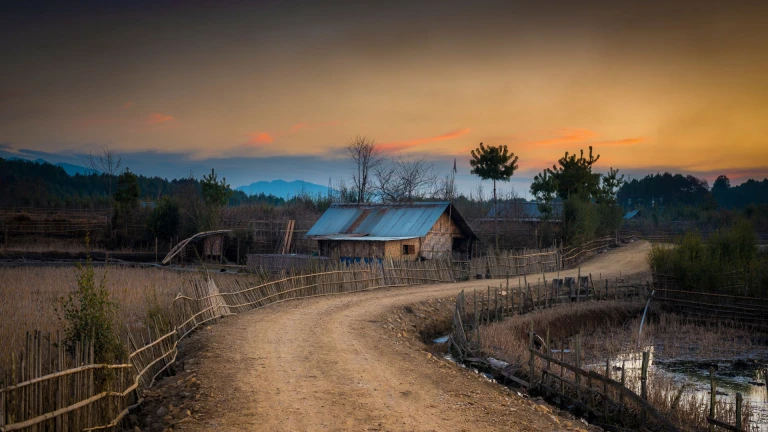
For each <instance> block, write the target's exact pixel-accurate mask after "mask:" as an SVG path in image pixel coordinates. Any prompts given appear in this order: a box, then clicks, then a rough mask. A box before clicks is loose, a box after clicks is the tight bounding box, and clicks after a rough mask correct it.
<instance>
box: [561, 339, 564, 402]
mask: <svg viewBox="0 0 768 432" xmlns="http://www.w3.org/2000/svg"><path fill="white" fill-rule="evenodd" d="M563 363H565V340H562V341H561V342H560V377H564V376H565V375H564V373H565V369H563ZM560 394H565V381H564V380H562V379H561V380H560Z"/></svg>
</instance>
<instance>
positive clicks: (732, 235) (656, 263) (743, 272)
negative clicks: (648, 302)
mask: <svg viewBox="0 0 768 432" xmlns="http://www.w3.org/2000/svg"><path fill="white" fill-rule="evenodd" d="M648 258H649V261H650V264H651V268H652V269H653V270H654V271H655V272H657V273H660V274H663V275H669V276H673V277H674V278H675V279H676V280H677V283H678V284H679V286H680V288H681V289H683V290H688V291H704V292H719V293H723V294H731V295H748V296H759V297H768V256H765V254H759V253H758V248H757V241H756V238H755V233H754V230H753V228H752V226H751V224H750V223H749V222H747V221H743V220H742V221H737V222H736V223H735V224H734V225H733V226H731V227H729V228H724V229H720V230H718V231H716V232H715V233H713V234H712V235H711V236H710V237H709V238H708V239H707V240H706V241H704V239H702V237H701V234H699V233H698V232H688V233H686V234H685V235H684V236H683V237H682V238H680V239H679V240H678V241H677V242H676V243H675V244H674V245H671V246H670V245H654V246H653V247H652V249H651V252H650V254H649V257H648Z"/></svg>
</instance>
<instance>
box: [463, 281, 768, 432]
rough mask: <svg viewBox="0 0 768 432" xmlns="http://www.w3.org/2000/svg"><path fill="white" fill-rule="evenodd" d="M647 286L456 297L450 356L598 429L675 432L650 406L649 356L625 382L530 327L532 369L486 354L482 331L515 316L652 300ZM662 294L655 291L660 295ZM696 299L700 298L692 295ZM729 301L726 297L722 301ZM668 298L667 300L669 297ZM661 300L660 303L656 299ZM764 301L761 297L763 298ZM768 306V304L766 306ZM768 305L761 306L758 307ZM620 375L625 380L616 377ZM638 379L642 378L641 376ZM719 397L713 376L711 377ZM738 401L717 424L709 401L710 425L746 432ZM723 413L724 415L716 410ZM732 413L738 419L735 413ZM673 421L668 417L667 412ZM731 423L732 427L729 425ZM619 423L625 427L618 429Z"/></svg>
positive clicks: (545, 288)
mask: <svg viewBox="0 0 768 432" xmlns="http://www.w3.org/2000/svg"><path fill="white" fill-rule="evenodd" d="M652 290H653V289H652V287H651V284H650V283H647V282H646V283H639V282H636V283H630V282H626V281H622V280H619V279H614V280H604V281H602V280H598V283H597V284H595V283H594V281H593V279H592V277H591V275H589V276H586V277H581V276H580V277H578V278H576V279H572V278H568V279H554V280H551V281H549V283H548V282H547V281H546V280H543V281H541V282H540V283H536V284H534V285H531V284H525V285H523V286H517V287H514V286H509V284H508V283H507V285H506V287H504V286H503V285H500V286H499V287H488V289H487V291H485V292H483V291H475V292H473V293H471V295H466V294H465V292H464V291H461V293H459V295H458V297H457V300H456V308H455V311H454V316H453V332H452V334H451V336H450V339H449V340H450V344H451V350H452V351H453V352H454V353H455V354H456V355H457V356H458V358H459V359H460V360H462V361H463V362H466V363H469V364H473V365H475V366H478V367H480V368H483V369H487V370H491V371H492V372H493V373H494V374H495V375H496V376H497V377H500V378H502V379H505V380H507V381H511V382H515V383H517V384H518V385H520V386H522V387H524V388H526V389H528V390H529V391H531V392H534V393H538V394H540V395H542V396H544V397H545V398H547V399H548V400H550V401H554V402H556V403H559V404H561V405H562V406H572V407H576V408H577V409H578V410H580V411H581V412H582V413H584V414H585V415H587V416H588V417H590V418H591V419H592V422H593V423H594V424H597V425H599V426H602V427H604V428H606V430H622V429H621V428H631V429H632V430H651V431H677V430H679V427H681V425H679V424H678V422H677V421H675V422H673V421H671V420H670V418H668V417H667V415H668V414H669V413H666V412H660V411H659V410H658V409H657V408H656V407H655V406H654V405H653V404H651V403H650V402H649V401H648V396H647V395H648V387H647V380H648V356H649V353H647V352H646V353H643V362H642V367H641V368H640V372H639V373H640V377H639V378H640V379H639V382H634V381H637V380H634V381H633V382H634V384H633V383H628V382H626V380H625V378H626V377H625V372H626V371H627V370H629V369H628V368H627V367H626V365H623V364H622V367H613V366H612V363H611V360H610V359H607V360H606V363H605V368H604V370H603V369H601V368H598V370H595V366H594V365H592V366H590V367H586V366H582V359H583V355H582V352H581V343H580V338H581V337H580V336H579V335H577V336H576V337H575V340H568V341H566V340H563V341H559V342H558V341H552V340H550V337H549V330H547V332H546V337H545V338H542V337H541V336H540V335H536V333H534V332H533V327H532V326H533V323H531V328H530V330H529V331H528V345H529V346H528V351H529V360H528V364H527V365H517V367H512V365H509V364H506V363H505V362H502V361H500V360H496V359H493V358H491V357H489V356H488V355H486V353H484V352H483V351H482V344H481V342H480V331H479V329H480V326H482V325H487V324H489V323H491V322H494V321H499V320H502V319H504V318H505V317H509V316H513V315H524V314H528V313H531V312H534V311H537V310H542V309H547V308H552V307H558V305H559V304H563V303H566V304H569V303H574V302H584V301H600V300H610V299H638V298H639V299H645V298H647V297H648V296H649V295H651V293H652V292H653V291H652ZM656 291H658V289H656ZM688 294H696V295H699V294H700V293H688ZM720 297H723V298H724V297H729V296H720ZM668 298H669V297H668ZM654 299H656V297H654ZM721 300H723V301H728V302H733V301H735V300H737V301H743V302H748V301H751V300H753V299H746V298H741V299H733V298H729V299H728V300H725V299H721ZM758 300H759V299H758ZM763 302H765V300H763ZM755 307H756V308H757V307H764V306H755ZM614 370H619V371H620V372H618V374H619V375H620V378H619V377H618V376H617V377H613V376H612V373H616V372H614ZM634 378H637V377H636V376H635V377H634ZM712 383H713V384H712V386H713V387H712V388H713V390H712V394H713V395H714V394H715V392H714V385H715V384H714V378H713V379H712ZM741 403H742V401H741V399H740V398H739V397H737V402H736V404H737V409H736V411H735V414H733V413H722V412H721V415H722V416H724V417H722V418H720V419H716V418H715V414H714V413H715V408H714V407H715V405H716V401H715V400H714V399H713V400H712V401H711V402H710V414H709V415H708V416H707V419H706V421H707V422H708V423H709V424H711V425H716V426H718V427H721V428H724V429H727V430H733V431H742V430H744V429H742V417H741V414H740V413H741ZM718 410H719V409H718ZM732 414H733V415H732ZM670 415H671V414H670ZM726 420H728V421H731V422H734V423H735V425H731V424H729V423H728V422H727V421H726ZM617 425H621V427H618V428H617Z"/></svg>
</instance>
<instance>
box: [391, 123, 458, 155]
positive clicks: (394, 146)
mask: <svg viewBox="0 0 768 432" xmlns="http://www.w3.org/2000/svg"><path fill="white" fill-rule="evenodd" d="M470 131H471V129H467V128H464V129H457V130H455V131H451V132H447V133H444V134H442V135H436V136H432V137H427V138H418V139H414V140H409V141H393V142H388V143H381V144H379V145H378V147H379V149H381V150H382V151H397V150H403V149H407V148H411V147H417V146H420V145H424V144H429V143H432V142H437V141H444V140H449V139H454V138H458V137H460V136H462V135H466V134H468V133H469V132H470Z"/></svg>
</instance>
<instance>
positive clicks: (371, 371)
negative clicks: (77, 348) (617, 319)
mask: <svg viewBox="0 0 768 432" xmlns="http://www.w3.org/2000/svg"><path fill="white" fill-rule="evenodd" d="M649 249H650V246H649V245H648V243H646V242H636V243H632V244H630V245H627V246H624V247H621V248H618V249H614V250H611V251H610V252H608V253H604V254H601V255H598V256H596V257H595V258H593V259H591V260H590V261H588V262H586V263H584V264H582V269H581V271H582V274H587V273H590V272H591V273H592V274H593V276H594V277H597V273H602V275H603V276H611V277H612V276H618V274H619V272H621V273H622V274H624V275H626V274H636V273H640V272H647V271H648V264H647V263H646V255H647V253H648V251H649ZM575 274H576V270H572V271H565V272H561V276H571V275H575ZM550 277H554V275H551V274H548V275H547V278H548V279H549V278H550ZM488 282H489V281H484V280H478V281H470V282H463V283H453V284H441V285H420V286H412V287H401V288H383V289H379V290H373V291H367V292H360V293H353V294H343V295H336V296H327V297H317V298H311V299H305V300H297V301H291V302H285V303H281V304H276V305H274V306H269V307H265V308H263V309H258V310H254V311H251V312H247V313H244V314H241V315H238V316H232V317H228V318H226V319H223V320H221V321H220V323H219V324H217V325H214V326H211V327H210V329H209V330H206V331H204V332H200V333H201V335H200V336H199V338H197V339H196V340H197V342H198V343H200V344H201V350H202V351H203V352H202V355H201V357H200V360H199V363H198V364H197V365H196V369H197V370H196V374H197V377H198V379H199V381H200V382H201V388H200V392H201V394H202V395H203V397H202V398H201V399H200V405H201V406H200V409H199V412H198V413H197V415H195V418H196V420H195V421H190V422H187V423H184V425H183V428H184V429H185V430H200V431H202V430H217V431H235V430H238V431H239V430H263V431H304V430H338V431H364V430H371V431H385V430H386V431H412V430H414V431H415V430H418V431H453V430H455V431H463V430H466V431H475V430H499V431H501V430H530V431H534V430H535V431H540V430H544V431H554V430H579V429H585V428H586V426H585V425H584V424H583V423H581V422H579V421H576V420H572V419H571V420H569V419H568V418H566V417H565V416H560V415H558V414H556V413H554V412H552V411H551V409H550V408H548V407H547V406H546V405H540V404H536V403H534V402H532V401H530V400H527V399H524V398H522V397H520V396H518V395H517V394H516V393H515V392H512V391H509V390H507V389H506V388H504V387H502V386H500V385H497V384H493V383H491V382H488V381H487V380H485V379H484V378H482V377H481V376H479V375H477V374H475V373H473V372H471V371H468V370H466V369H463V368H461V367H459V366H457V365H454V364H451V363H449V362H447V361H444V360H442V359H438V358H435V357H433V356H431V355H429V354H427V353H426V352H425V351H423V350H422V349H419V347H417V346H415V345H417V344H418V342H415V343H413V344H412V343H407V342H404V340H405V339H403V338H397V337H394V338H393V335H392V332H390V331H387V330H386V329H384V326H383V323H382V322H380V321H379V320H380V319H381V317H382V316H384V315H385V314H386V313H387V312H388V311H390V310H392V309H393V308H396V307H399V306H403V305H406V304H411V303H415V302H419V301H423V300H427V299H432V298H440V297H446V296H453V295H456V294H457V293H458V292H459V291H461V290H462V289H464V290H467V289H469V290H471V289H473V288H479V289H485V288H486V287H487V285H488ZM514 283H515V284H517V281H514ZM412 339H413V338H412ZM179 426H181V425H179Z"/></svg>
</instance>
